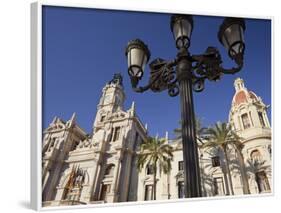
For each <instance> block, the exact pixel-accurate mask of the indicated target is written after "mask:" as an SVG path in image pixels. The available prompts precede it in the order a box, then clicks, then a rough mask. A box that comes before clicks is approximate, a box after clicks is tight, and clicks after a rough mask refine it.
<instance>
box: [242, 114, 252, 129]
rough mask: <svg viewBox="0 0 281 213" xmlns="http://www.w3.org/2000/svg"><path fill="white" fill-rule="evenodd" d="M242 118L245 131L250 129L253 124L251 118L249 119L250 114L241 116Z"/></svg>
mask: <svg viewBox="0 0 281 213" xmlns="http://www.w3.org/2000/svg"><path fill="white" fill-rule="evenodd" d="M241 118H242V123H243V126H244V129H248V128H250V127H251V124H250V120H249V117H248V114H247V113H245V114H243V115H242V116H241Z"/></svg>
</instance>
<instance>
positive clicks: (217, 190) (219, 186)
mask: <svg viewBox="0 0 281 213" xmlns="http://www.w3.org/2000/svg"><path fill="white" fill-rule="evenodd" d="M214 195H224V186H223V179H222V177H217V178H214Z"/></svg>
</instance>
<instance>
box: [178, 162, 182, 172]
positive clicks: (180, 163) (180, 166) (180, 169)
mask: <svg viewBox="0 0 281 213" xmlns="http://www.w3.org/2000/svg"><path fill="white" fill-rule="evenodd" d="M179 171H183V161H179Z"/></svg>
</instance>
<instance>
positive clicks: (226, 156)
mask: <svg viewBox="0 0 281 213" xmlns="http://www.w3.org/2000/svg"><path fill="white" fill-rule="evenodd" d="M223 151H224V155H225V164H226V165H225V169H226V173H227V176H228V179H229V188H230V191H231V194H232V195H234V191H233V184H232V178H231V173H230V169H229V160H228V154H227V150H226V146H223Z"/></svg>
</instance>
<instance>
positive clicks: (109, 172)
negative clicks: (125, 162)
mask: <svg viewBox="0 0 281 213" xmlns="http://www.w3.org/2000/svg"><path fill="white" fill-rule="evenodd" d="M114 168H115V165H114V164H109V165H108V166H107V167H106V169H105V172H104V175H113V171H114Z"/></svg>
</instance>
